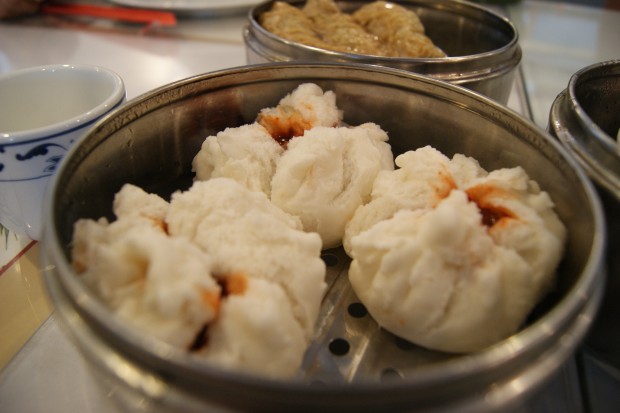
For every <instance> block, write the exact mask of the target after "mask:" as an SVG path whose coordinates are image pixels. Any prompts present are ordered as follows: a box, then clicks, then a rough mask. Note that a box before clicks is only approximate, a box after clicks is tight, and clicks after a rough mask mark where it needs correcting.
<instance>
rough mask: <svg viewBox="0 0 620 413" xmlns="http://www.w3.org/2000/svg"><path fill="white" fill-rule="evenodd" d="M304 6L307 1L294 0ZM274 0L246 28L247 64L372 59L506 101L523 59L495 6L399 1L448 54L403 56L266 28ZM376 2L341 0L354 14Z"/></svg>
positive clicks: (509, 25)
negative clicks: (317, 43)
mask: <svg viewBox="0 0 620 413" xmlns="http://www.w3.org/2000/svg"><path fill="white" fill-rule="evenodd" d="M287 2H288V3H290V4H291V5H294V6H297V7H303V5H304V4H305V1H302V0H288V1H287ZM273 3H274V1H266V2H263V3H261V4H259V5H257V6H255V7H254V8H253V9H252V10H251V11H250V13H249V15H248V16H249V21H248V25H247V27H246V28H245V29H244V33H243V35H244V41H245V45H246V52H247V62H248V63H250V64H253V63H265V62H285V61H322V62H350V63H368V64H375V65H379V66H387V67H393V68H397V69H404V70H408V71H411V72H415V73H420V74H424V75H428V76H432V77H434V78H436V79H440V80H443V81H447V82H450V83H453V84H456V85H460V86H464V87H467V88H469V89H471V90H474V91H476V92H479V93H482V94H484V95H486V96H488V97H491V98H492V99H495V100H496V101H498V102H500V103H503V104H505V103H506V102H507V101H508V97H509V95H510V91H511V87H512V83H513V80H514V76H515V74H516V68H517V66H518V65H519V62H520V61H521V48H520V46H519V36H518V33H517V30H516V28H515V26H514V25H513V24H512V23H511V22H510V21H509V20H507V19H506V18H505V17H503V16H500V15H498V14H496V13H494V12H493V11H491V10H490V9H488V8H486V7H484V6H481V5H477V4H474V3H470V2H467V1H461V0H443V1H433V0H398V1H394V2H393V3H396V4H399V5H401V6H403V7H406V8H409V9H411V10H414V11H415V12H416V13H417V14H418V16H419V17H420V20H421V21H422V23H423V24H424V27H425V32H426V35H427V36H428V37H430V38H431V39H432V40H433V42H434V43H435V44H436V45H437V46H438V47H439V48H441V49H442V50H443V51H444V52H446V54H447V55H448V57H445V58H397V57H378V56H367V55H357V54H349V53H342V52H334V51H327V50H323V49H318V48H314V47H310V46H305V45H302V44H299V43H295V42H292V41H289V40H286V39H283V38H281V37H279V36H276V35H274V34H272V33H270V32H268V31H267V30H265V29H264V28H263V27H262V26H261V25H260V23H259V16H260V15H261V14H262V13H264V12H266V11H267V10H269V9H270V8H271V7H272V5H273ZM367 3H370V1H355V0H350V1H336V4H337V5H338V6H339V7H340V9H341V10H342V11H343V12H347V13H350V12H352V11H354V10H356V9H358V8H359V7H361V6H363V5H364V4H367Z"/></svg>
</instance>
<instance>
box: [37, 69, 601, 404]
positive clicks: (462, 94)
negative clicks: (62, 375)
mask: <svg viewBox="0 0 620 413" xmlns="http://www.w3.org/2000/svg"><path fill="white" fill-rule="evenodd" d="M303 82H314V83H316V84H318V85H319V86H321V87H322V88H323V89H324V90H333V91H334V92H335V94H336V96H337V103H338V106H339V107H340V108H341V109H342V110H343V111H344V115H345V118H344V121H345V122H346V123H348V124H351V125H357V124H361V123H364V122H375V123H377V124H379V125H381V127H382V128H383V129H384V130H386V131H387V132H388V134H389V137H390V144H391V145H392V149H393V151H394V153H395V154H399V153H402V152H404V151H407V150H410V149H415V148H418V147H421V146H424V145H429V144H430V145H433V146H434V147H436V148H437V149H439V150H441V151H442V152H444V153H445V154H446V155H448V156H451V155H452V154H454V153H464V154H466V155H469V156H473V157H475V158H477V159H478V160H479V161H480V163H481V165H482V166H483V167H484V168H486V169H488V170H492V169H496V168H501V167H513V166H517V165H520V166H522V167H524V168H525V169H526V171H527V172H528V173H529V175H530V176H531V177H532V178H533V179H535V180H537V181H538V182H539V183H540V185H541V187H542V188H544V189H545V190H547V191H548V192H549V193H550V195H551V197H552V198H553V199H554V200H555V203H556V205H557V212H558V214H559V216H560V218H561V219H562V220H563V222H564V223H565V224H566V226H567V228H568V234H569V236H568V242H567V246H566V248H567V250H566V254H565V257H564V260H563V262H562V263H561V265H560V267H559V269H558V274H557V284H556V287H555V289H554V291H553V292H552V293H551V294H549V296H548V297H546V298H545V300H544V301H543V302H542V303H540V305H539V306H538V308H537V309H536V310H535V311H534V312H533V313H532V314H531V316H530V318H529V320H528V322H527V325H525V326H523V329H522V330H521V331H519V332H518V333H516V334H515V335H513V336H512V337H510V338H508V339H506V340H504V341H502V342H500V343H497V344H496V345H494V346H492V347H490V348H488V349H486V350H484V351H480V352H477V353H473V354H468V355H447V354H443V353H439V352H434V351H430V350H426V349H423V348H420V347H418V346H415V345H413V344H411V343H409V342H406V341H403V340H401V339H398V338H397V337H395V336H393V335H391V334H390V333H388V332H386V331H384V330H383V329H381V328H379V327H378V326H377V324H376V323H375V322H374V321H373V320H372V318H371V317H370V316H369V315H368V314H367V313H366V312H365V311H364V307H363V306H361V305H360V303H359V302H358V300H357V298H356V296H355V294H354V293H353V292H352V290H351V287H350V284H349V282H348V277H347V270H348V263H349V259H348V257H347V256H346V255H345V254H344V252H343V250H341V249H334V250H328V251H324V252H323V258H324V260H325V262H326V264H327V267H328V275H327V282H328V284H329V289H328V291H327V293H326V295H325V297H324V299H323V302H322V308H321V313H320V317H319V321H318V324H317V331H316V337H315V339H314V341H313V342H312V343H311V345H310V347H309V349H308V351H307V354H306V358H305V361H304V365H303V367H302V369H301V370H300V372H299V374H298V377H296V378H295V379H294V380H290V381H279V380H268V379H262V378H258V377H254V376H248V375H243V374H240V373H238V372H234V371H223V370H220V369H217V368H214V367H213V366H210V365H207V364H206V363H204V362H201V361H200V360H197V359H196V358H194V357H193V356H192V355H191V354H187V353H186V352H184V351H182V350H180V349H177V348H173V347H171V346H169V345H166V344H165V343H162V342H160V341H157V340H155V339H154V338H152V337H148V336H144V335H142V334H140V333H139V332H137V331H135V330H133V329H131V328H129V327H128V326H126V325H124V324H123V323H121V322H120V321H119V320H117V319H116V318H115V317H113V316H112V314H111V313H110V311H109V310H108V309H107V308H106V307H105V306H104V305H103V304H102V303H101V302H99V301H98V300H97V298H96V297H95V296H94V295H93V293H92V292H91V291H89V290H88V289H87V288H86V287H85V285H84V284H83V283H82V282H81V280H80V278H79V277H78V276H77V275H76V274H75V273H74V272H73V271H72V269H71V265H70V262H69V254H70V245H71V238H72V231H73V224H74V222H75V221H76V220H77V219H78V218H83V217H90V218H98V217H100V216H108V217H110V216H111V206H112V199H113V196H114V194H115V192H116V191H117V190H118V189H119V188H120V187H121V185H122V184H124V183H126V182H131V183H134V184H136V185H139V186H141V187H143V188H144V189H145V190H147V191H150V192H156V193H159V194H161V195H163V196H168V195H169V194H170V193H171V192H172V191H174V190H177V189H183V188H186V187H187V186H188V185H189V184H190V183H191V180H192V173H191V160H192V159H193V156H194V155H195V153H196V152H197V151H198V149H199V147H200V145H201V143H202V141H203V140H204V138H205V137H206V136H208V135H210V134H215V133H217V132H218V131H221V130H223V129H224V128H226V127H233V126H239V125H242V124H246V123H251V122H253V121H254V119H255V117H256V115H257V113H258V111H259V110H260V109H262V108H264V107H268V106H273V105H275V104H277V102H278V101H279V99H280V98H282V97H283V96H284V95H285V94H287V93H289V92H290V91H292V90H293V89H294V88H295V87H297V86H298V85H299V84H300V83H303ZM45 215H46V216H45V221H46V222H47V223H48V224H47V227H46V228H45V231H44V233H45V235H44V241H43V243H42V258H43V263H44V266H45V268H46V269H47V270H46V281H47V284H48V287H49V292H50V295H51V297H52V300H53V302H54V304H55V306H56V317H57V318H58V319H59V321H60V322H61V325H63V326H64V328H65V331H66V332H67V334H68V335H69V336H70V337H71V338H72V339H73V341H74V342H75V343H76V345H77V347H78V348H79V350H80V351H81V353H82V354H83V356H84V358H85V359H86V360H87V362H88V364H89V365H90V366H91V367H92V371H93V374H95V375H96V376H97V377H99V378H101V383H102V384H103V385H105V389H106V391H108V392H110V393H111V394H113V395H114V396H115V397H116V399H117V400H118V401H119V403H120V405H122V406H123V407H124V408H125V409H126V410H128V411H146V410H148V411H156V412H157V411H175V412H198V411H252V412H278V411H324V412H331V411H333V412H356V413H359V412H377V411H382V412H387V411H401V412H402V411H416V412H444V411H451V412H472V413H473V412H476V413H480V412H491V411H501V412H507V411H511V409H513V408H514V409H516V408H518V407H519V406H521V405H522V404H523V403H526V402H527V401H528V399H529V398H530V397H531V396H533V395H534V394H536V392H537V391H538V390H539V389H540V388H541V386H542V385H543V384H544V383H546V381H547V379H549V378H550V377H551V376H552V375H554V374H555V373H556V372H557V371H558V369H559V368H560V367H561V366H562V365H563V364H564V362H565V361H566V360H567V359H568V358H570V357H571V356H572V355H573V353H574V351H575V349H576V347H577V346H578V345H579V344H580V343H581V341H582V339H583V337H584V335H585V334H586V332H587V330H588V328H589V326H590V323H591V320H592V318H593V317H594V315H595V313H596V310H597V308H598V305H599V302H600V297H601V293H602V288H603V282H602V281H603V276H604V274H603V272H602V261H603V249H604V240H605V226H604V222H603V215H602V210H601V207H600V204H599V200H598V198H597V196H596V191H595V190H594V188H593V186H592V185H591V183H590V181H589V180H588V179H587V177H586V176H585V175H584V174H583V172H582V171H581V169H580V168H579V167H578V166H577V163H576V162H575V161H574V160H573V159H572V157H570V156H569V155H568V154H567V153H566V151H565V150H564V149H563V148H562V147H561V145H559V144H558V143H557V142H556V141H555V140H554V139H552V138H551V137H550V136H549V135H547V134H546V133H545V132H544V131H542V130H540V129H539V128H537V127H536V126H535V125H533V124H532V123H531V122H529V121H528V120H525V119H524V118H522V117H520V116H519V115H517V114H516V113H514V112H512V111H510V110H509V109H506V108H504V107H503V106H501V105H499V104H497V103H496V102H494V101H492V100H490V99H488V98H486V97H484V96H481V95H480V94H477V93H474V92H471V91H469V90H467V89H464V88H460V87H456V86H453V85H450V84H448V83H445V82H440V81H437V80H435V79H432V78H429V77H425V76H420V75H417V74H413V73H411V72H407V71H401V70H395V69H389V68H381V67H377V66H367V65H351V64H347V65H341V64H318V63H316V64H267V65H255V66H247V67H242V68H235V69H229V70H225V71H220V72H215V73H210V74H204V75H200V76H196V77H192V78H189V79H186V80H182V81H179V82H176V83H173V84H170V85H167V86H164V87H162V88H159V89H156V90H154V91H152V92H149V93H147V94H145V95H142V96H140V97H138V98H136V99H133V100H132V101H130V102H128V103H127V104H126V105H125V106H123V107H122V108H120V109H118V110H117V111H115V112H114V113H113V114H111V115H110V116H108V117H107V118H105V119H104V120H103V121H101V122H100V123H98V124H97V125H96V126H95V127H94V128H93V129H92V130H91V132H90V133H89V134H88V135H87V136H86V137H85V138H84V139H82V140H81V141H80V142H79V143H78V144H77V145H76V146H75V147H74V149H73V150H72V151H71V152H70V153H69V154H68V155H67V156H66V158H65V160H64V161H63V163H62V166H61V168H60V170H59V171H58V173H57V175H56V176H55V179H54V181H53V183H52V186H51V188H50V193H49V199H48V203H47V207H46V211H45ZM209 409H211V410H209Z"/></svg>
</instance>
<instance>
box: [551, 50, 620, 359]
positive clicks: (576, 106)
mask: <svg viewBox="0 0 620 413" xmlns="http://www.w3.org/2000/svg"><path fill="white" fill-rule="evenodd" d="M619 114H620V60H612V61H607V62H601V63H596V64H593V65H591V66H588V67H585V68H583V69H581V70H580V71H578V72H576V73H575V74H574V75H573V76H572V77H571V79H570V81H569V83H568V86H567V88H566V89H565V90H564V91H562V92H561V93H560V94H559V95H558V96H557V98H556V99H555V101H554V103H553V105H552V107H551V112H550V115H549V131H550V132H551V133H552V134H553V135H554V136H556V137H557V138H558V139H559V140H560V142H561V143H562V144H563V145H564V147H565V148H566V149H567V150H568V151H569V153H570V154H571V155H572V156H573V157H574V158H575V159H576V160H577V161H578V162H579V163H580V164H581V166H583V168H584V169H585V170H586V172H587V173H588V175H589V176H590V177H591V178H592V180H593V181H594V183H595V185H596V188H597V190H598V193H599V195H600V197H601V200H602V201H603V207H604V211H605V215H606V221H607V232H608V246H607V258H606V265H607V287H606V289H605V297H604V300H603V305H602V307H601V311H600V314H599V316H598V317H597V319H596V320H595V323H594V326H593V328H592V332H591V333H590V334H589V336H588V338H587V340H586V348H587V349H588V350H590V351H591V352H592V354H593V355H595V356H597V357H599V358H602V359H603V360H605V361H608V362H610V363H611V364H612V365H613V366H615V367H616V369H620V331H619V330H618V327H617V323H618V319H620V301H619V300H618V298H619V297H620V255H619V252H620V146H619V145H618V142H617V134H618V131H619V130H620V115H619ZM619 371H620V370H619Z"/></svg>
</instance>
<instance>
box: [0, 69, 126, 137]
mask: <svg viewBox="0 0 620 413" xmlns="http://www.w3.org/2000/svg"><path fill="white" fill-rule="evenodd" d="M59 70H62V71H71V70H75V71H80V72H90V73H100V74H103V75H105V76H106V77H107V78H108V79H109V80H111V84H112V86H113V87H112V91H111V93H110V94H109V95H108V96H107V97H106V98H105V99H104V100H103V101H102V102H100V103H99V104H97V106H95V107H94V108H91V109H90V110H89V111H87V112H84V113H81V114H79V115H77V116H74V117H72V118H69V119H65V120H62V121H60V122H56V123H52V124H49V125H46V126H40V127H37V128H33V129H26V130H20V131H14V132H3V131H2V130H0V145H2V146H12V145H22V144H27V143H32V142H37V141H41V140H44V139H50V138H54V137H56V136H58V135H61V134H66V133H69V132H72V131H74V130H77V129H81V128H84V127H85V126H89V125H91V124H92V123H94V122H95V121H96V120H97V119H98V118H100V117H101V116H102V115H104V114H105V113H107V112H109V111H111V110H112V109H114V108H116V107H118V106H120V104H121V103H122V102H123V101H124V99H125V84H124V82H123V79H122V78H121V77H120V76H119V75H118V74H117V73H116V72H114V71H113V70H111V69H108V68H105V67H102V66H96V65H88V64H50V65H43V66H34V67H28V68H23V69H16V70H14V71H11V72H7V73H3V74H0V81H3V80H5V79H9V78H13V77H21V76H29V75H32V74H33V73H39V72H46V71H59Z"/></svg>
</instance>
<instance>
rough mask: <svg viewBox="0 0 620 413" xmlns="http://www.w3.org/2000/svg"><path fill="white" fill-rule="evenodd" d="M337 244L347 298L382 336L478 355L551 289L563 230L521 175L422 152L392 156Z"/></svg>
mask: <svg viewBox="0 0 620 413" xmlns="http://www.w3.org/2000/svg"><path fill="white" fill-rule="evenodd" d="M396 163H397V165H399V166H401V169H398V170H395V171H393V172H391V173H383V174H382V175H381V176H380V177H379V178H378V179H377V181H376V182H375V188H373V193H372V196H373V199H372V200H371V201H370V202H369V203H368V204H366V205H365V206H362V207H360V208H359V209H358V210H357V211H356V213H355V215H354V217H353V219H352V220H351V222H350V223H349V225H348V226H347V229H346V230H347V234H346V236H345V238H346V239H347V243H346V244H345V246H346V247H347V249H348V252H349V254H350V256H351V257H352V259H353V261H352V263H351V267H350V270H349V277H350V281H351V284H352V286H353V289H354V291H355V292H356V293H357V294H358V296H359V298H360V300H361V301H362V302H363V303H364V304H365V305H366V307H367V308H368V311H369V312H370V313H371V315H372V316H373V317H374V318H375V319H376V320H377V322H378V323H379V324H380V325H381V326H383V327H385V328H386V329H387V330H389V331H391V332H392V333H394V334H396V335H399V336H401V337H403V338H406V339H408V340H410V341H412V342H414V343H417V344H420V345H422V346H425V347H428V348H431V349H436V350H441V351H446V352H470V351H476V350H480V349H482V348H484V347H486V346H489V345H491V344H493V343H495V342H497V341H500V340H501V339H504V338H506V337H508V336H510V335H511V334H513V333H514V332H516V331H517V329H518V328H519V327H520V326H521V325H522V324H523V322H524V320H525V319H526V317H527V315H528V314H529V313H530V312H531V310H532V309H533V308H534V306H535V305H536V304H537V303H538V301H539V300H540V299H541V298H542V297H543V295H544V294H545V293H547V292H548V291H549V289H550V288H551V286H552V281H553V276H554V272H555V269H556V267H557V265H558V264H559V261H560V259H561V257H562V253H563V248H564V243H565V240H566V229H565V228H564V226H563V224H562V223H561V222H560V220H559V219H558V217H557V215H556V214H555V212H554V211H553V203H552V202H551V199H550V198H549V195H548V194H547V193H546V192H543V191H541V190H540V188H539V187H538V185H537V184H536V183H535V182H534V181H532V180H530V179H529V177H528V176H527V174H526V173H525V171H524V170H523V169H522V168H519V167H517V168H511V169H500V170H497V171H493V172H491V173H487V172H486V171H485V170H484V169H482V168H481V167H480V165H479V164H478V162H476V161H475V160H473V159H471V158H467V157H465V156H463V155H455V156H454V157H453V158H452V159H448V158H447V157H445V156H443V155H442V154H440V153H439V152H438V151H436V150H435V149H433V148H430V147H426V148H421V149H418V150H417V151H411V152H408V153H406V154H403V155H400V156H399V157H397V159H396Z"/></svg>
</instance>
